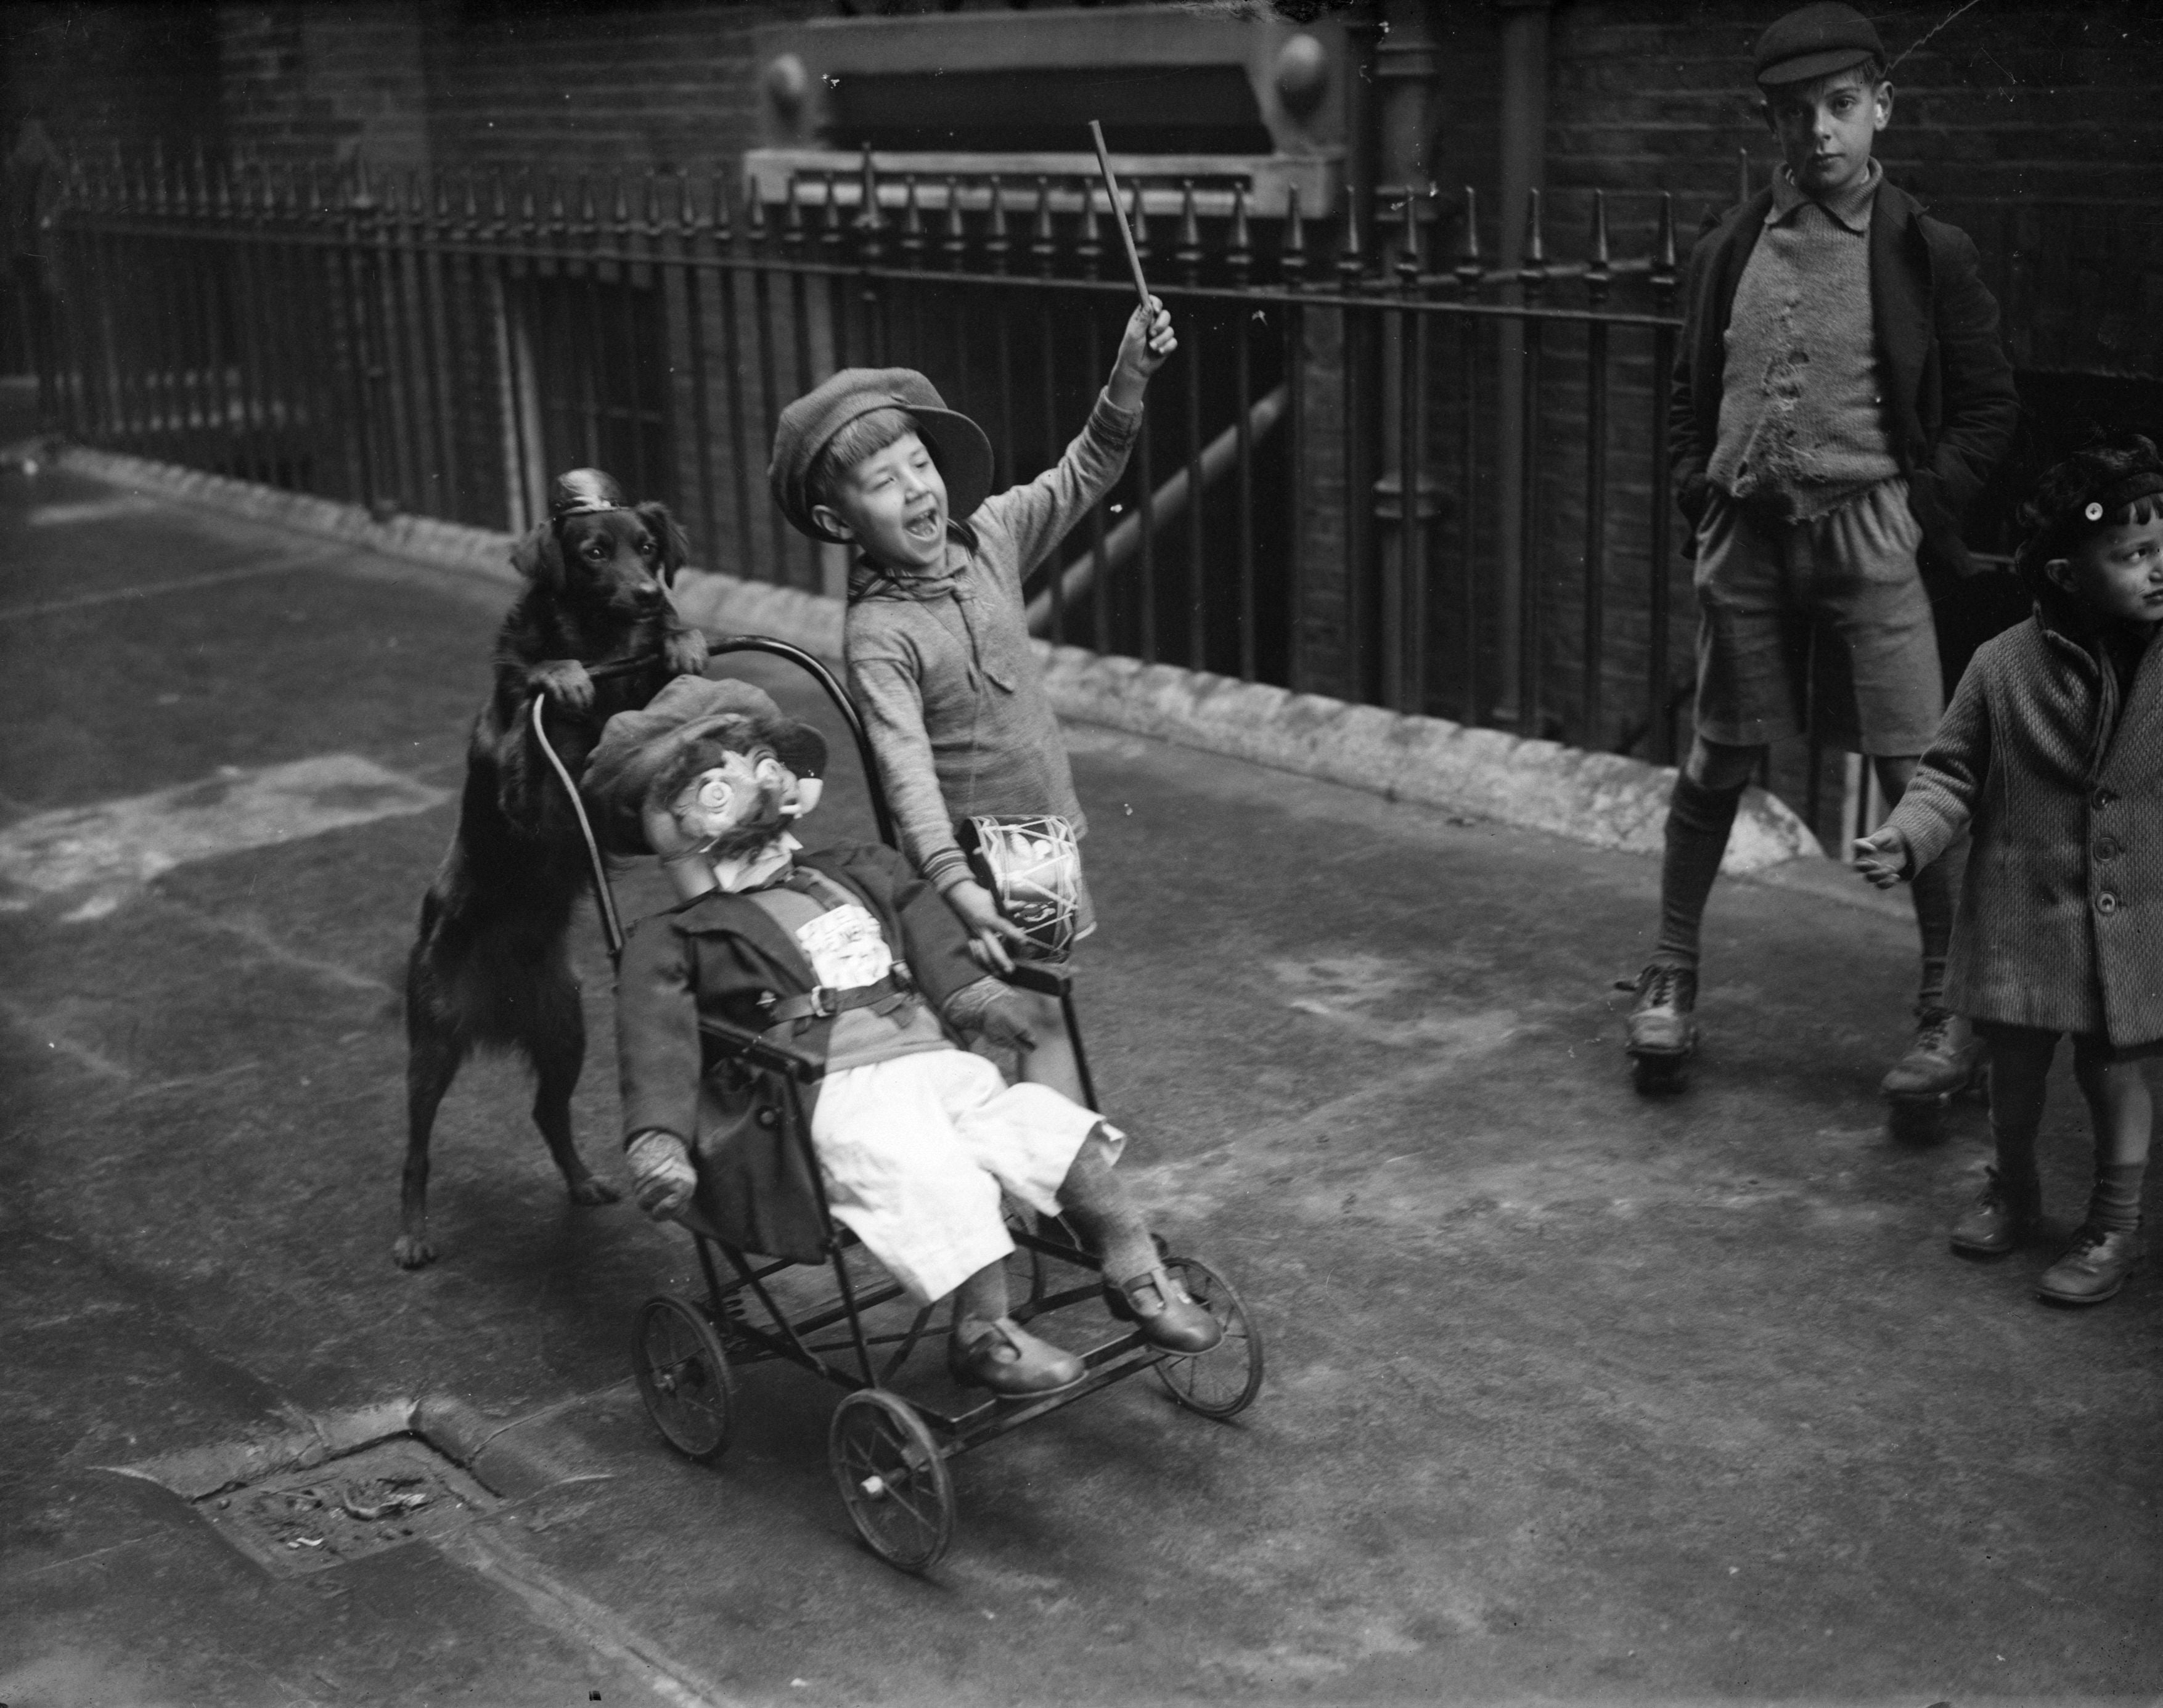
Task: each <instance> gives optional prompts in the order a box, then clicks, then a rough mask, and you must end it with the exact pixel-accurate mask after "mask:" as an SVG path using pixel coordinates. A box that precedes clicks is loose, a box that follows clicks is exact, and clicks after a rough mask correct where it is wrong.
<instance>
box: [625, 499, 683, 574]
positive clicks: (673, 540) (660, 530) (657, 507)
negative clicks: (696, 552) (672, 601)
mask: <svg viewBox="0 0 2163 1708" xmlns="http://www.w3.org/2000/svg"><path fill="white" fill-rule="evenodd" d="M631 511H632V514H633V515H635V516H637V518H638V519H639V520H640V521H642V522H644V523H645V524H646V526H647V529H648V531H649V532H652V536H653V537H654V538H655V539H657V540H658V541H660V542H661V579H662V580H663V583H664V584H665V583H671V582H673V581H674V580H675V579H676V572H677V571H678V569H681V568H683V566H684V565H685V564H686V563H689V562H690V561H691V541H690V537H689V535H687V534H686V533H685V532H683V529H682V528H681V527H678V526H677V522H676V518H675V517H674V516H671V515H669V514H668V506H667V505H665V504H653V503H647V504H640V505H634V506H632V507H631Z"/></svg>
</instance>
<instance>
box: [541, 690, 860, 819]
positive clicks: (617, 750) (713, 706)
mask: <svg viewBox="0 0 2163 1708" xmlns="http://www.w3.org/2000/svg"><path fill="white" fill-rule="evenodd" d="M739 721H741V722H743V723H748V724H749V725H751V726H752V733H753V734H754V735H755V736H756V737H757V739H758V740H761V741H765V742H766V743H767V745H768V746H770V747H772V749H773V752H774V755H775V757H778V759H779V760H780V761H781V762H782V763H783V765H786V766H787V767H788V768H789V769H790V770H791V771H793V772H794V773H796V774H797V775H798V776H799V777H820V776H823V775H825V770H826V738H825V736H822V735H820V733H819V732H818V731H817V730H815V729H814V728H813V727H812V726H810V725H809V724H804V723H799V722H798V721H797V720H795V719H793V718H792V717H790V716H789V715H788V713H786V712H784V711H783V710H782V709H781V708H780V707H779V706H778V705H775V704H774V701H773V698H772V695H771V694H767V692H766V690H765V689H762V688H757V687H754V686H753V685H752V684H750V683H748V682H739V681H737V680H736V679H735V678H732V677H724V678H720V680H718V681H712V680H709V679H708V678H705V677H703V676H678V677H677V678H675V679H674V680H673V682H671V683H669V684H668V686H667V687H666V688H664V689H662V690H661V692H660V693H658V694H655V695H654V696H653V698H652V699H650V700H649V701H647V704H646V706H645V708H644V710H640V711H627V712H618V713H617V714H616V715H615V716H614V717H612V718H610V720H608V725H607V727H606V728H605V729H604V730H602V731H601V738H600V741H599V742H598V743H597V744H596V745H595V747H594V751H593V757H591V758H589V760H587V762H586V774H585V776H584V778H582V779H581V780H580V782H579V793H580V794H583V795H584V796H585V798H586V806H587V809H588V810H589V812H591V813H592V815H593V821H594V835H595V836H597V837H599V838H600V844H601V846H603V847H604V848H605V849H607V850H608V851H609V852H610V853H611V854H645V853H650V852H651V850H650V849H649V848H648V847H647V844H646V826H645V824H644V822H643V819H642V815H643V814H644V812H645V810H646V796H647V791H648V790H650V789H652V787H653V785H654V783H655V781H656V780H657V778H659V777H660V776H661V774H662V773H663V772H664V771H666V770H667V769H668V767H669V766H670V765H671V764H672V763H673V762H674V761H675V758H676V756H677V755H678V753H681V752H683V750H684V749H685V748H686V747H690V746H692V745H693V744H694V743H695V742H697V741H702V740H704V738H706V737H707V736H715V735H724V734H726V733H728V732H729V730H730V726H731V725H732V724H736V723H737V722H739Z"/></svg>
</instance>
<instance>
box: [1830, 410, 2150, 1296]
mask: <svg viewBox="0 0 2163 1708" xmlns="http://www.w3.org/2000/svg"><path fill="white" fill-rule="evenodd" d="M2022 520H2023V521H2024V524H2025V526H2026V528H2027V537H2026V539H2025V540H2024V542H2023V544H2022V546H2021V548H2020V551H2019V555H2018V557H2017V558H2016V563H2017V564H2018V566H2019V569H2020V571H2021V573H2022V574H2023V575H2024V577H2025V578H2026V579H2027V580H2028V582H2029V586H2030V589H2031V590H2032V591H2033V592H2034V594H2035V614H2034V616H2031V617H2030V618H2029V620H2028V621H2026V622H2024V623H2022V624H2020V625H2019V626H2017V627H2015V628H2013V629H2010V630H2009V631H2006V632H2005V633H2004V634H2003V635H2000V636H1998V637H1997V638H1996V639H1994V640H1993V641H1991V642H1988V644H1986V645H1985V646H1984V647H1982V649H1981V650H1980V651H1978V652H1977V653H1976V655H1975V658H1974V662H1973V663H1971V664H1970V665H1969V666H1968V668H1967V674H1966V675H1965V676H1963V677H1962V678H1961V684H1960V686H1959V689H1957V691H1956V693H1955V694H1954V696H1953V701H1952V705H1951V707H1950V708H1949V709H1948V710H1947V711H1946V716H1945V721H1944V723H1943V724H1942V725H1941V726H1940V729H1939V731H1938V736H1937V739H1936V740H1935V741H1934V742H1933V743H1932V745H1931V747H1930V750H1929V751H1928V752H1926V753H1925V755H1924V756H1923V760H1922V763H1921V766H1920V768H1919V770H1918V771H1917V772H1916V774H1915V780H1914V783H1913V784H1912V785H1911V786H1910V787H1909V789H1908V791H1907V793H1906V794H1904V795H1903V796H1902V797H1901V799H1900V802H1899V805H1898V806H1897V807H1896V808H1895V809H1893V814H1892V816H1891V817H1890V818H1888V820H1886V822H1885V824H1884V825H1883V828H1881V829H1880V830H1878V831H1877V832H1876V834H1874V835H1872V836H1866V837H1864V838H1863V839H1862V840H1861V841H1858V842H1857V844H1856V864H1857V867H1858V868H1859V869H1860V870H1861V871H1862V873H1863V874H1864V876H1866V877H1867V878H1869V880H1870V881H1871V882H1872V883H1874V884H1876V885H1877V886H1878V888H1881V889H1883V888H1890V887H1891V886H1892V885H1893V884H1894V883H1898V882H1899V881H1900V880H1901V879H1903V878H1913V877H1914V875H1915V874H1916V873H1917V872H1920V871H1922V870H1924V869H1925V867H1928V866H1929V865H1930V862H1931V861H1933V860H1934V859H1935V858H1937V857H1938V856H1939V855H1940V853H1941V852H1942V851H1944V850H1945V848H1946V846H1947V845H1948V844H1949V843H1951V841H1953V840H1954V839H1955V837H1956V836H1958V834H1959V832H1960V830H1961V827H1962V826H1963V825H1972V828H1973V831H1974V851H1973V852H1972V854H1971V855H1970V857H1969V861H1968V868H1967V885H1966V888H1965V889H1964V891H1963V893H1962V894H1961V904H1960V912H1959V915H1958V919H1957V920H1956V927H1955V930H1954V934H1953V943H1952V953H1951V965H1950V967H1949V970H1948V979H1947V990H1946V1001H1947V1003H1948V1005H1949V1006H1950V1007H1951V1008H1952V1009H1955V1010H1956V1012H1958V1013H1960V1014H1965V1015H1967V1016H1968V1017H1970V1018H1971V1019H1972V1020H1973V1021H1974V1023H1975V1027H1976V1030H1977V1032H1978V1033H1979V1034H1981V1035H1982V1038H1983V1040H1985V1043H1986V1045H1987V1046H1988V1050H1989V1061H1990V1066H1989V1074H1990V1103H1991V1107H1990V1124H1991V1133H1992V1137H1993V1140H1994V1141H1995V1144H1996V1149H1997V1157H1996V1161H1995V1164H1994V1166H1993V1167H1992V1168H1991V1170H1990V1172H1989V1176H1988V1181H1987V1183H1986V1184H1985V1186H1984V1187H1983V1190H1982V1195H1981V1197H1979V1198H1978V1199H1977V1201H1976V1202H1974V1203H1973V1204H1972V1205H1971V1206H1970V1207H1969V1208H1967V1210H1966V1211H1965V1212H1964V1213H1962V1214H1961V1216H1960V1218H1959V1219H1958V1220H1957V1221H1956V1222H1955V1223H1954V1224H1953V1229H1952V1245H1953V1249H1954V1250H1956V1251H1961V1252H1965V1253H1968V1254H1971V1255H2000V1254H2003V1253H2005V1252H2009V1251H2011V1250H2014V1249H2015V1248H2016V1247H2017V1246H2019V1245H2020V1244H2023V1243H2024V1242H2025V1241H2026V1239H2028V1238H2029V1236H2030V1235H2032V1234H2034V1232H2035V1229H2036V1228H2037V1226H2038V1224H2039V1223H2040V1219H2041V1213H2042V1193H2041V1187H2040V1183H2039V1181H2038V1179H2037V1176H2036V1171H2035V1134H2036V1129H2037V1128H2038V1127H2039V1126H2040V1124H2041V1120H2042V1114H2043V1084H2044V1077H2045V1074H2046V1073H2047V1072H2048V1071H2049V1069H2050V1058H2051V1056H2052V1055H2053V1053H2054V1052H2055V1051H2056V1047H2057V1042H2058V1039H2059V1036H2060V1035H2061V1034H2068V1033H2069V1034H2071V1036H2072V1040H2073V1071H2074V1075H2075V1077H2076V1079H2077V1082H2078V1083H2079V1085H2080V1087H2081V1092H2082V1096H2083V1097H2084V1098H2086V1099H2087V1106H2088V1111H2089V1114H2090V1117H2091V1119H2092V1121H2093V1123H2094V1126H2095V1145H2096V1174H2095V1187H2094V1192H2093V1193H2092V1196H2091V1197H2090V1199H2089V1202H2088V1210H2087V1218H2086V1219H2085V1220H2084V1221H2083V1223H2082V1225H2081V1228H2080V1229H2079V1231H2078V1232H2077V1234H2075V1235H2074V1237H2073V1242H2072V1244H2071V1249H2070V1250H2067V1251H2066V1253H2065V1255H2063V1256H2061V1258H2060V1259H2059V1260H2057V1261H2056V1263H2054V1264H2053V1265H2051V1266H2050V1268H2049V1269H2048V1270H2047V1271H2045V1273H2044V1275H2043V1276H2042V1278H2041V1280H2040V1281H2039V1282H2038V1283H2037V1288H2036V1291H2037V1292H2038V1293H2039V1294H2040V1296H2041V1297H2043V1298H2045V1299H2047V1300H2051V1301H2054V1302H2059V1303H2062V1304H2071V1305H2088V1304H2099V1303H2101V1302H2103V1300H2105V1299H2108V1298H2110V1297H2113V1295H2115V1294H2116V1293H2117V1292H2118V1290H2119V1288H2120V1287H2122V1286H2124V1283H2125V1280H2126V1277H2127V1276H2128V1275H2129V1273H2130V1272H2131V1271H2132V1270H2133V1269H2134V1265H2136V1263H2137V1262H2138V1261H2139V1257H2140V1255H2141V1240H2140V1189H2141V1182H2142V1178H2143V1176H2144V1173H2145V1169H2146V1166H2147V1160H2148V1146H2149V1137H2150V1129H2151V1128H2152V1126H2153V1124H2154V1117H2153V1108H2152V1106H2151V1103H2150V1098H2149V1092H2148V1085H2147V1082H2146V1080H2145V1078H2144V1077H2142V1069H2141V1066H2140V1064H2141V1061H2143V1059H2145V1057H2147V1056H2153V1055H2155V1054H2156V1053H2158V1052H2159V1051H2163V649H2159V648H2157V647H2155V645H2154V639H2155V632H2156V629H2157V626H2158V625H2159V624H2163V455H2159V453H2157V450H2156V448H2155V445H2154V444H2153V443H2150V441H2149V440H2147V439H2145V438H2144V437H2140V436H2139V435H2138V434H2126V435H2122V436H2120V437H2117V438H2114V439H2111V440H2108V441H2105V442H2103V443H2098V444H2097V445H2094V446H2092V447H2090V448H2088V449H2087V450H2084V451H2082V452H2081V453H2078V454H2077V455H2075V456H2073V457H2071V458H2067V459H2066V461H2064V462H2062V463H2061V464H2057V465H2056V467H2055V468H2053V469H2050V472H2049V473H2048V474H2045V476H2044V477H2043V479H2042V481H2041V483H2040V485H2039V487H2038V489H2037V490H2036V493H2035V497H2034V498H2033V499H2032V500H2030V501H2029V504H2028V505H2027V506H2025V508H2024V511H2023V513H2022Z"/></svg>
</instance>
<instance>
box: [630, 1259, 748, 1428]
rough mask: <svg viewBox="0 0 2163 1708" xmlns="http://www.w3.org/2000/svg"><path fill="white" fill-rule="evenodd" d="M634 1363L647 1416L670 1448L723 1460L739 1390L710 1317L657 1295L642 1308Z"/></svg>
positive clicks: (632, 1353) (732, 1425)
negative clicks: (732, 1377) (722, 1454)
mask: <svg viewBox="0 0 2163 1708" xmlns="http://www.w3.org/2000/svg"><path fill="white" fill-rule="evenodd" d="M631 1369H632V1370H633V1372H634V1373H635V1374H636V1375H637V1377H638V1391H639V1396H640V1397H641V1398H642V1399H643V1400H644V1401H645V1402H646V1410H647V1416H649V1417H652V1419H653V1424H654V1427H655V1428H657V1429H658V1430H660V1432H661V1433H663V1435H665V1436H666V1437H668V1444H669V1445H670V1446H671V1447H673V1448H674V1449H676V1450H677V1451H678V1453H680V1454H684V1455H686V1456H687V1457H689V1458H691V1459H699V1460H701V1461H704V1460H707V1459H718V1458H720V1454H721V1451H722V1449H724V1448H725V1447H727V1445H728V1444H729V1437H730V1435H731V1433H734V1431H735V1429H736V1385H735V1383H734V1382H733V1381H731V1378H730V1375H729V1360H728V1354H726V1353H725V1352H724V1351H723V1350H722V1349H721V1337H720V1335H719V1334H717V1333H715V1331H714V1325H713V1324H712V1323H709V1322H708V1321H707V1320H706V1313H705V1312H703V1311H701V1310H700V1309H699V1307H697V1306H696V1305H693V1304H689V1303H687V1302H684V1301H683V1300H682V1299H678V1298H673V1297H670V1296H669V1295H668V1294H666V1293H659V1294H656V1295H655V1296H654V1297H652V1298H650V1299H648V1300H647V1302H645V1303H644V1304H643V1305H642V1306H640V1307H639V1311H638V1338H637V1339H636V1342H634V1343H633V1345H632V1348H631Z"/></svg>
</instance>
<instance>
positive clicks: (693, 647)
mask: <svg viewBox="0 0 2163 1708" xmlns="http://www.w3.org/2000/svg"><path fill="white" fill-rule="evenodd" d="M661 656H662V657H663V658H665V659H666V660H667V661H668V668H669V670H670V672H671V673H673V674H674V675H677V676H697V675H699V674H700V673H703V672H704V669H705V668H706V637H705V636H704V634H703V633H701V632H700V631H699V630H697V629H676V630H673V631H671V632H670V634H669V636H668V640H666V641H665V642H663V643H662V647H661Z"/></svg>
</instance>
